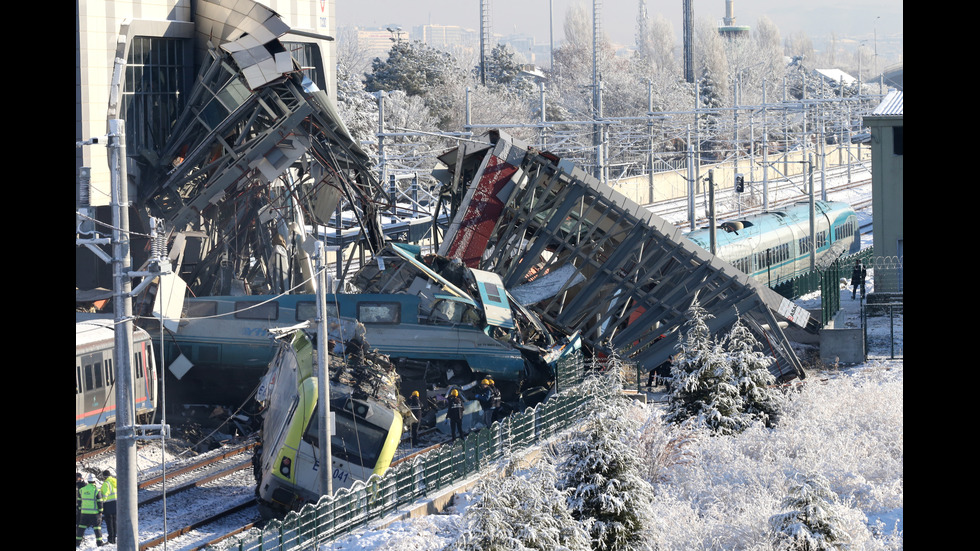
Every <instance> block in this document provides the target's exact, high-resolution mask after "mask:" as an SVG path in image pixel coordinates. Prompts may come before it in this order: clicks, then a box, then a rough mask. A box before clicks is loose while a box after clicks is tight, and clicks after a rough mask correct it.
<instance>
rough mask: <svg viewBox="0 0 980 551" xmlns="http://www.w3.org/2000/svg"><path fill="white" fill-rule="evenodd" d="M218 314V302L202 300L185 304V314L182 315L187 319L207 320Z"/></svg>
mask: <svg viewBox="0 0 980 551" xmlns="http://www.w3.org/2000/svg"><path fill="white" fill-rule="evenodd" d="M217 313H218V303H217V302H215V301H213V300H202V301H197V302H185V303H184V312H183V313H182V314H181V315H182V316H183V317H185V318H207V317H211V316H213V315H215V314H217Z"/></svg>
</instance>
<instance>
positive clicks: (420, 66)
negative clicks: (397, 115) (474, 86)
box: [364, 41, 456, 96]
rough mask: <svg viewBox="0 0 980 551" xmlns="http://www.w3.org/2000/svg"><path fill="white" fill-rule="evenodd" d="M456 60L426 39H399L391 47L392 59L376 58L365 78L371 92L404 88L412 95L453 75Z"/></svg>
mask: <svg viewBox="0 0 980 551" xmlns="http://www.w3.org/2000/svg"><path fill="white" fill-rule="evenodd" d="M455 67H456V61H455V59H453V57H452V56H451V55H449V54H448V53H446V52H443V51H440V50H436V49H435V48H432V47H430V46H428V45H426V44H425V43H423V42H418V41H416V42H399V43H397V44H395V45H394V46H392V47H391V50H390V51H389V52H388V58H387V59H384V60H382V59H381V58H380V57H376V58H374V61H373V62H372V63H371V73H370V74H368V75H367V76H366V78H365V81H364V88H365V89H366V90H367V91H368V92H377V91H378V90H384V91H392V90H403V91H404V92H405V93H406V94H408V95H410V96H425V95H426V92H427V91H428V90H429V89H431V88H433V87H436V86H438V85H439V84H442V83H444V82H446V80H447V79H450V78H453V76H452V75H453V69H454V68H455Z"/></svg>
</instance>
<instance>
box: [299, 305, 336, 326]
mask: <svg viewBox="0 0 980 551" xmlns="http://www.w3.org/2000/svg"><path fill="white" fill-rule="evenodd" d="M327 317H328V318H339V317H340V315H339V314H337V305H336V304H330V303H329V302H328V303H327ZM315 319H316V303H315V302H313V301H311V300H310V301H303V302H297V303H296V321H306V320H315Z"/></svg>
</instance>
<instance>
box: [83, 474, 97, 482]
mask: <svg viewBox="0 0 980 551" xmlns="http://www.w3.org/2000/svg"><path fill="white" fill-rule="evenodd" d="M85 482H89V483H92V482H95V475H94V474H92V473H88V474H87V475H85Z"/></svg>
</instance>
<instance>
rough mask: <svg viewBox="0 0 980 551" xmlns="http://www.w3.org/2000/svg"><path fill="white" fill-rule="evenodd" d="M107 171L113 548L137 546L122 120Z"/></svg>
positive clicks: (115, 128)
mask: <svg viewBox="0 0 980 551" xmlns="http://www.w3.org/2000/svg"><path fill="white" fill-rule="evenodd" d="M108 147H109V171H110V174H111V176H110V177H111V179H112V184H111V185H112V279H113V285H112V289H113V292H112V304H113V310H114V319H115V331H116V335H115V342H116V345H115V352H114V354H113V363H114V364H115V366H116V474H117V475H118V476H117V481H118V496H117V498H116V504H117V519H118V523H119V530H118V533H117V539H116V541H117V546H118V548H119V549H134V550H135V549H138V548H139V539H138V536H139V530H138V527H139V521H138V515H137V510H138V508H139V507H138V504H137V501H136V484H137V480H136V476H137V470H136V431H135V430H134V427H133V425H134V423H135V412H134V411H133V408H132V407H130V406H131V405H132V404H133V400H134V391H133V377H132V358H133V306H132V303H131V302H130V299H129V296H130V292H131V291H132V282H131V281H130V280H129V269H130V265H129V264H130V261H131V259H130V251H129V210H128V209H129V205H128V203H129V189H128V188H129V186H128V176H127V173H126V131H125V121H123V120H121V119H113V120H110V121H109V144H108Z"/></svg>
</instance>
